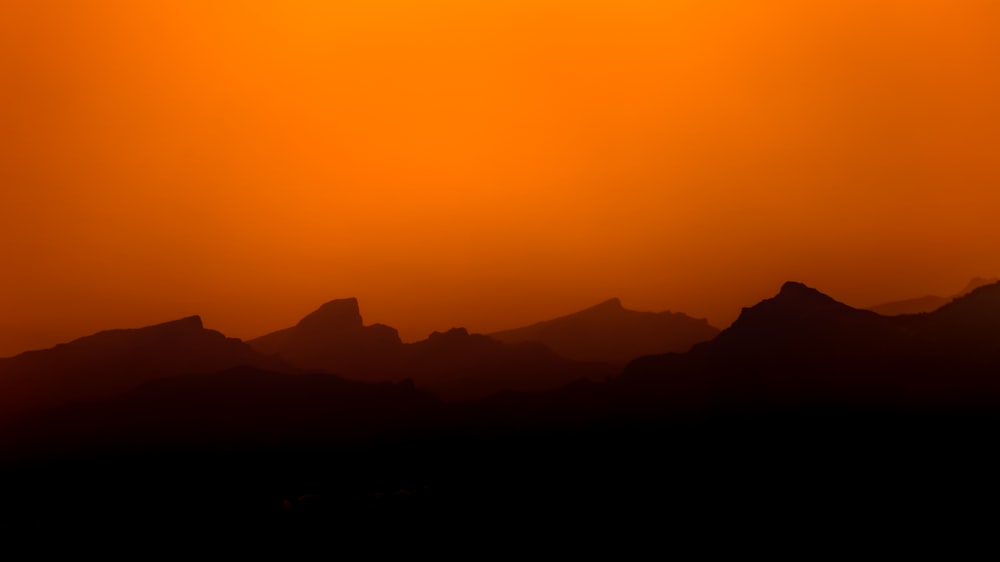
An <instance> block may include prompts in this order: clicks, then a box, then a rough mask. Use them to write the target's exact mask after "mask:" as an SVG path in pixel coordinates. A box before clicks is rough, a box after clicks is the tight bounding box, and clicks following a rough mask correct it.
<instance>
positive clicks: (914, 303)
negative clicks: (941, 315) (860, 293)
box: [870, 277, 1000, 316]
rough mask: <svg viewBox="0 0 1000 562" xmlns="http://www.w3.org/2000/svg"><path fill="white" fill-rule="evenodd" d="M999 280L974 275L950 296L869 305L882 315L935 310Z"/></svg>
mask: <svg viewBox="0 0 1000 562" xmlns="http://www.w3.org/2000/svg"><path fill="white" fill-rule="evenodd" d="M998 281H1000V278H996V277H994V278H988V279H987V278H983V277H975V278H973V279H972V280H971V281H969V283H968V284H967V285H966V286H965V288H963V289H962V290H961V291H959V292H957V293H955V294H954V295H952V296H951V297H940V296H936V295H926V296H923V297H917V298H912V299H904V300H900V301H893V302H887V303H884V304H880V305H876V306H873V307H871V308H870V309H871V310H874V311H875V312H878V313H879V314H882V315H884V316H899V315H900V314H920V313H922V312H931V311H933V310H937V309H939V308H941V307H942V306H944V305H946V304H948V303H949V302H951V301H952V300H954V299H956V298H958V297H961V296H964V295H967V294H969V293H971V292H972V291H974V290H976V289H978V288H979V287H983V286H985V285H991V284H993V283H996V282H998Z"/></svg>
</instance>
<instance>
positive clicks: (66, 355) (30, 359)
mask: <svg viewBox="0 0 1000 562" xmlns="http://www.w3.org/2000/svg"><path fill="white" fill-rule="evenodd" d="M241 365H252V366H258V367H262V368H268V369H274V370H282V369H287V367H285V366H284V365H282V364H281V363H280V362H279V361H277V360H275V359H268V358H264V357H261V356H260V355H259V354H258V353H256V352H255V351H254V350H253V349H251V348H250V347H249V346H247V345H246V344H244V343H243V342H241V341H240V340H238V339H233V338H227V337H225V336H224V335H222V334H221V333H219V332H216V331H214V330H206V329H205V328H204V327H203V326H202V323H201V318H199V317H197V316H192V317H189V318H184V319H181V320H176V321H173V322H167V323H164V324H158V325H155V326H149V327H145V328H137V329H124V330H108V331H104V332H100V333H97V334H94V335H91V336H86V337H83V338H79V339H76V340H73V341H71V342H69V343H65V344H60V345H57V346H55V347H53V348H51V349H44V350H38V351H29V352H25V353H22V354H20V355H17V356H15V357H11V358H7V359H0V409H2V412H3V414H2V418H4V419H9V418H11V417H14V416H17V415H19V414H20V413H22V412H26V411H29V410H32V409H36V408H41V407H47V406H52V405H56V404H60V403H64V402H66V401H69V400H91V399H96V398H106V397H111V396H114V395H115V394H118V393H122V392H125V391H127V390H129V389H130V388H132V387H134V386H135V385H137V384H140V383H142V382H145V381H149V380H153V379H157V378H162V377H167V376H173V375H184V374H191V373H204V372H215V371H221V370H223V369H228V368H232V367H237V366H241Z"/></svg>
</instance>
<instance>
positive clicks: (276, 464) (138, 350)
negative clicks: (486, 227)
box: [0, 283, 1000, 544]
mask: <svg viewBox="0 0 1000 562" xmlns="http://www.w3.org/2000/svg"><path fill="white" fill-rule="evenodd" d="M319 312H320V314H318V315H311V318H312V319H311V320H309V321H308V322H307V321H306V320H303V322H302V323H300V324H299V325H298V326H296V327H295V328H301V327H303V326H304V325H305V326H306V328H308V330H306V331H305V332H304V333H314V332H311V331H310V330H312V329H314V328H317V327H318V328H319V330H318V332H320V333H324V334H326V336H324V337H328V336H329V334H330V333H331V332H334V331H336V330H344V332H345V333H349V334H355V335H356V334H360V333H363V330H364V328H365V327H364V326H363V324H362V323H361V317H360V313H358V309H357V305H356V302H355V303H353V304H352V303H350V302H349V301H340V302H339V303H338V304H336V305H333V306H329V307H323V308H321V309H320V311H319ZM327 312H329V313H330V314H329V315H327ZM307 318H309V317H307ZM313 321H315V325H313V326H310V325H309V324H313ZM291 330H294V329H291ZM283 333H285V334H289V333H292V332H283ZM386 333H387V332H386ZM150 337H152V339H153V340H156V341H158V342H160V344H158V345H152V346H151V344H150V343H149V339H150ZM282 337H286V336H282ZM287 337H289V338H291V337H292V336H287ZM295 337H304V336H295ZM345 337H354V336H345ZM274 339H275V340H279V339H280V338H274ZM389 339H390V338H386V341H388V340H389ZM166 342H169V345H167V343H166ZM505 345H508V344H502V343H501V342H497V341H496V340H493V339H491V338H487V337H486V336H478V337H476V335H475V334H469V333H467V332H466V331H464V330H460V329H457V330H452V331H448V332H443V333H436V334H433V335H432V336H431V337H430V338H428V339H427V340H425V341H424V342H420V343H419V344H414V345H413V346H412V347H410V348H404V349H408V350H409V351H406V352H405V353H410V354H413V355H410V357H418V358H419V357H420V354H427V355H428V356H431V357H434V358H435V359H434V361H443V359H440V358H442V357H452V358H453V359H452V360H451V361H452V362H451V364H450V366H451V368H453V369H454V371H452V372H459V371H465V372H466V376H467V377H470V378H475V376H476V374H477V371H476V369H477V368H478V367H477V366H478V365H480V364H481V363H479V362H478V361H479V360H480V358H481V357H484V356H489V355H488V354H487V352H484V351H482V349H486V350H490V349H494V350H495V349H505V348H503V347H499V348H498V347H497V346H505ZM150 346H151V347H150ZM480 348H482V349H480ZM187 349H189V350H198V353H195V354H192V355H190V357H188V358H179V357H177V354H183V351H182V350H187ZM247 349H248V346H245V345H243V344H242V343H241V342H238V341H236V340H228V339H226V338H225V337H224V336H222V335H221V334H218V333H216V332H210V331H207V330H204V328H203V327H202V326H201V324H200V322H195V321H193V320H191V319H187V320H183V321H180V322H178V323H171V324H167V325H162V326H159V327H151V328H148V329H141V330H135V331H113V332H104V333H102V334H97V335H95V336H92V337H91V338H83V339H81V340H77V341H76V342H72V343H71V344H67V345H66V346H63V347H61V348H55V349H53V350H47V351H45V352H37V353H35V354H29V355H28V356H27V357H28V359H26V358H25V357H24V356H19V357H18V358H13V359H10V360H5V361H4V362H2V363H0V369H2V371H0V374H3V376H5V377H12V378H11V380H16V381H23V380H26V379H27V378H33V377H42V378H41V379H40V380H44V381H50V382H51V381H62V380H73V381H74V382H73V384H75V385H79V386H81V387H84V388H87V387H88V385H91V384H94V385H97V386H98V387H99V388H100V389H101V392H93V393H91V394H84V395H81V397H80V398H78V399H75V400H73V399H72V398H71V395H70V394H66V393H63V394H59V397H60V398H59V399H58V400H56V399H45V400H41V401H39V402H38V403H37V405H36V407H32V408H28V407H26V406H23V405H22V407H21V413H20V414H19V415H18V416H14V417H13V418H12V419H11V420H9V421H6V422H5V423H4V424H3V425H2V426H0V429H2V431H0V470H2V473H0V477H2V478H0V482H2V484H0V486H2V489H0V492H2V493H3V497H4V498H5V501H6V502H7V503H6V504H5V505H6V506H7V509H8V513H10V514H16V515H17V517H18V518H19V520H20V521H22V522H23V521H35V522H37V521H44V522H46V524H49V525H54V526H59V525H66V526H81V525H94V526H104V527H105V528H107V525H110V524H111V523H114V525H116V526H115V527H114V528H115V529H120V528H121V527H119V526H120V525H128V524H129V523H132V524H135V523H137V522H142V521H150V520H152V519H157V520H161V519H163V518H167V519H169V520H170V521H173V522H174V525H175V527H176V526H181V527H185V526H192V525H196V524H199V523H201V524H208V525H215V524H218V522H219V521H225V522H227V523H229V524H232V523H236V524H239V525H243V526H250V527H252V528H255V529H262V530H264V531H266V533H264V534H262V535H261V536H269V533H283V532H286V531H302V530H306V531H308V533H309V535H308V536H310V537H312V538H316V537H320V536H321V537H323V538H324V540H329V539H334V540H340V541H350V540H352V539H357V538H358V537H359V536H362V535H363V534H365V533H368V532H373V531H374V532H377V534H379V535H380V536H382V537H383V540H384V537H385V536H392V537H400V536H403V535H402V533H417V534H419V535H420V536H422V537H425V538H426V537H428V536H440V533H442V532H444V531H442V530H443V529H444V530H447V531H448V532H453V533H460V532H467V531H468V530H470V529H474V530H475V531H476V532H478V533H480V534H486V535H490V536H491V538H493V539H495V540H500V539H502V540H505V541H518V540H519V539H523V540H528V537H529V536H530V535H531V534H532V531H531V530H532V529H535V530H537V529H549V531H547V532H551V529H552V525H553V522H554V521H557V522H559V523H558V524H559V526H560V527H563V526H568V528H570V529H573V535H574V536H575V537H577V538H576V540H577V541H579V540H581V539H580V537H581V536H592V537H598V536H605V537H615V539H616V540H619V539H620V538H622V537H633V538H635V539H636V540H641V539H643V538H645V539H646V540H648V541H649V542H650V543H659V541H662V540H663V538H664V537H665V536H666V537H667V538H668V539H670V540H684V539H688V540H691V539H692V538H694V537H695V536H701V535H700V533H701V534H704V535H705V536H716V537H717V536H719V533H722V534H724V535H725V536H732V534H733V533H734V532H736V531H743V532H750V533H755V534H757V536H768V535H766V534H767V533H774V532H775V529H780V530H781V534H782V536H785V535H787V534H788V533H796V534H801V533H810V532H812V533H820V534H822V533H824V532H828V533H835V534H837V536H838V537H839V538H838V540H843V539H844V537H845V535H849V534H850V533H851V530H852V529H856V528H859V527H864V526H874V525H884V523H885V521H886V520H891V521H893V522H894V523H899V524H911V525H927V524H928V523H929V522H930V523H933V524H937V523H939V522H940V523H943V522H944V521H943V519H944V518H948V519H949V520H950V522H952V523H954V520H956V519H959V520H960V519H962V517H963V516H964V515H969V514H973V513H976V511H975V505H990V504H992V503H994V502H995V501H996V500H998V499H1000V494H998V480H997V479H996V478H995V474H996V473H997V470H998V469H1000V462H998V461H997V460H996V459H995V458H994V457H995V455H994V454H993V451H992V449H991V447H990V445H989V444H990V443H992V441H993V440H994V437H995V435H996V432H997V431H998V430H1000V285H998V284H994V285H987V286H984V287H981V288H978V289H976V290H974V291H972V292H970V293H969V294H967V295H965V296H963V297H960V298H958V299H955V300H954V301H953V302H951V303H949V304H947V305H945V306H944V307H942V308H941V309H939V310H937V311H934V312H932V313H928V314H921V315H913V316H900V317H885V316H881V315H878V314H876V313H874V312H871V311H866V310H858V309H854V308H851V307H849V306H847V305H844V304H842V303H840V302H838V301H836V300H834V299H832V298H830V297H828V296H826V295H824V294H822V293H820V292H819V291H816V290H815V289H812V288H810V287H807V286H805V285H802V284H798V283H787V284H785V285H784V286H783V287H782V288H781V290H780V292H779V293H778V294H777V295H775V296H774V297H773V298H770V299H766V300H764V301H762V302H760V303H758V304H757V305H755V306H752V307H749V308H747V309H744V311H743V313H742V314H741V316H740V318H739V319H738V320H737V321H736V322H735V323H734V324H733V325H732V326H731V327H730V328H728V329H726V330H724V331H722V332H721V333H719V334H718V336H717V337H715V338H714V339H712V340H710V341H707V342H703V343H700V344H697V345H695V346H694V347H693V349H691V350H690V351H688V352H686V353H667V354H663V355H657V356H649V357H644V358H641V359H638V360H636V361H633V362H632V363H630V364H629V365H628V367H627V368H626V369H625V371H624V373H623V374H622V375H621V376H615V377H612V378H611V379H609V380H604V379H590V380H586V379H580V380H575V381H574V382H570V383H567V384H565V385H562V386H557V387H545V388H544V389H539V390H536V391H531V392H527V391H520V392H499V393H495V394H491V395H489V396H484V397H482V398H477V399H475V400H465V401H442V400H441V399H440V398H439V397H438V396H436V395H435V393H433V392H431V391H429V390H428V389H425V388H423V387H422V386H421V385H420V384H419V383H418V382H417V381H415V380H406V379H405V378H404V379H400V380H397V381H393V382H371V381H362V380H352V379H351V378H350V377H348V376H336V375H333V374H326V373H315V372H311V373H303V372H300V371H296V370H294V369H291V368H289V369H287V370H285V371H284V372H281V371H280V369H275V368H271V367H273V365H274V364H277V365H283V364H284V363H282V362H280V361H278V359H276V358H275V357H274V356H273V355H261V354H258V353H256V352H252V353H251V354H250V355H247V356H246V357H247V358H249V359H248V360H247V361H248V362H247V364H245V365H242V366H232V365H223V366H222V367H221V368H219V369H214V368H208V369H204V370H202V369H199V368H198V367H200V366H202V365H209V366H212V365H215V364H216V363H212V362H210V361H209V362H206V361H207V359H205V358H206V357H209V358H213V361H221V360H220V359H218V358H220V357H221V358H223V359H225V361H221V362H222V363H227V362H230V361H231V360H232V358H233V357H234V356H241V355H240V354H244V353H246V351H247ZM394 349H399V347H398V346H396V347H395V348H394ZM470 349H471V350H472V351H469V350H470ZM542 349H544V347H543V348H542ZM150 350H154V351H155V353H154V352H153V351H150ZM209 351H210V352H209ZM223 352H224V353H223ZM490 353H492V352H490ZM116 357H117V358H119V359H117V360H114V361H112V359H111V358H116ZM193 357H197V358H198V360H197V361H195V360H194V359H192V358H193ZM282 357H284V356H283V355H282ZM493 357H494V359H493V360H496V361H499V360H500V358H502V357H504V356H503V355H496V356H493ZM55 358H58V360H56V359H55ZM150 358H153V359H152V360H150ZM394 360H395V359H394ZM26 361H27V362H28V363H25V362H26ZM265 361H272V362H277V363H272V365H271V366H262V365H261V362H265ZM420 361H423V359H418V360H416V364H421V363H420ZM463 361H465V362H463ZM154 363H155V364H157V365H161V366H160V367H155V366H154ZM25 364H30V365H33V366H35V368H36V371H33V372H32V373H31V375H30V377H29V375H28V374H27V371H26V370H25V369H27V367H25ZM39 365H42V366H46V365H51V366H52V367H51V369H52V370H51V371H47V370H46V369H45V368H42V367H38V366H39ZM74 365H76V366H77V367H76V368H74ZM162 365H168V366H170V367H171V368H170V369H167V370H163V369H165V367H163V366H162ZM399 365H401V366H402V367H401V369H403V372H401V373H400V374H401V375H405V374H406V373H405V365H406V364H405V363H399ZM181 366H183V368H184V369H186V368H191V369H194V370H192V371H189V372H187V373H182V372H180V371H181V370H183V369H181ZM103 372H107V373H111V375H109V376H110V379H111V380H113V381H114V383H115V384H114V385H110V384H105V383H103V382H101V381H102V379H101V377H102V373H103ZM416 372H419V370H416ZM10 373H15V376H12V375H10ZM124 373H132V374H131V375H130V376H125V375H124ZM491 376H492V375H491ZM18 384H22V383H20V382H19V383H18ZM115 385H118V386H115ZM53 388H61V387H59V386H58V385H57V386H54V387H53ZM73 388H75V387H73ZM42 389H43V387H42V386H39V387H37V388H36V391H37V392H41V393H42V395H43V396H44V391H43V390H42ZM845 522H849V523H845ZM914 528H915V527H914ZM650 529H652V530H650ZM316 533H319V534H316ZM581 533H582V535H581ZM648 533H651V534H648ZM762 533H763V534H764V535H761V534H762ZM574 544H576V543H574Z"/></svg>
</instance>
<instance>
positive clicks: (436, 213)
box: [0, 0, 1000, 356]
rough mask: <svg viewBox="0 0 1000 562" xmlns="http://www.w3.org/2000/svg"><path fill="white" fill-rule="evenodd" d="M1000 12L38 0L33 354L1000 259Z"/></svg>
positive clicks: (26, 135)
mask: <svg viewBox="0 0 1000 562" xmlns="http://www.w3.org/2000/svg"><path fill="white" fill-rule="evenodd" d="M997 100H1000V3H998V2H996V1H995V0H948V1H940V2H935V1H926V2H913V1H912V0H911V1H906V0H898V1H889V0H847V1H844V0H839V1H837V2H810V1H802V0H800V1H794V2H792V1H771V0H755V1H752V2H750V1H736V0H730V1H726V0H650V1H645V2H644V1H638V0H614V1H610V0H605V1H585V0H573V1H559V2H556V1H546V0H524V1H522V0H502V1H496V2H494V1H493V0H485V1H483V0H480V1H476V2H470V1H435V0H430V1H427V0H424V1H420V2H416V1H413V2H402V1H388V0H358V1H356V2H350V1H337V2H328V1H323V0H315V1H293V0H283V1H281V2H277V1H275V2H265V1H251V0H238V1H237V0H233V1H225V2H224V1H209V0H196V1H195V0H192V1H179V0H170V1H159V0H144V1H142V2H135V1H132V0H122V1H105V0H86V1H83V0H80V1H76V0H52V1H43V0H6V1H4V2H3V3H2V5H0V258H2V260H3V261H2V265H0V356H3V355H10V354H13V353H16V352H18V351H21V350H24V349H27V348H33V347H47V346H50V345H53V344H55V343H56V342H59V341H65V340H68V339H71V338H74V337H78V336H82V335H85V334H88V333H91V332H94V331H96V330H99V329H104V328H111V327H132V326H141V325H145V324H151V323H156V322H162V321H166V320H170V319H173V318H177V317H181V316H186V315H190V314H201V315H202V317H203V319H204V320H205V323H206V325H207V326H208V327H211V328H216V329H219V330H222V331H224V332H225V333H227V334H228V335H232V336H237V337H244V338H246V337H253V336H257V335H260V334H262V333H265V332H267V331H270V330H273V329H277V328H280V327H284V326H287V325H290V324H292V323H294V322H295V321H297V320H298V318H299V317H301V316H302V315H304V314H306V313H307V312H309V311H311V310H312V309H314V308H316V307H317V306H318V305H319V304H321V303H322V302H325V301H327V300H331V299H333V298H338V297H347V296H356V297H358V298H359V299H360V300H361V307H362V314H363V315H364V316H365V319H366V321H367V322H383V323H388V324H390V325H392V326H395V327H397V328H399V329H400V331H401V333H402V335H403V337H404V339H408V340H412V339H417V338H422V337H424V336H426V334H427V333H428V332H430V331H431V330H435V329H437V330H443V329H447V328H450V327H452V326H458V325H463V326H466V327H468V328H469V329H471V330H475V331H491V330H496V329H501V328H508V327H513V326H516V325H519V324H523V323H528V322H533V321H536V320H541V319H545V318H549V317H552V316H555V315H558V314H563V313H567V312H571V311H574V310H576V309H579V308H583V307H586V306H589V305H592V304H595V303H597V302H599V301H602V300H604V299H607V298H609V297H612V296H619V297H621V298H622V300H623V302H624V304H625V305H626V306H627V307H629V308H635V309H645V310H664V309H671V310H678V311H684V312H688V313H689V314H692V315H694V316H698V317H707V318H708V319H709V320H710V321H711V322H712V323H713V324H715V325H717V326H720V327H721V326H725V325H727V324H728V323H729V322H731V321H732V320H733V319H734V318H735V317H736V315H737V314H738V313H739V310H740V307H742V306H749V305H751V304H753V303H754V302H756V301H757V300H759V299H761V298H764V297H768V296H771V295H773V294H774V293H775V292H777V290H778V287H779V286H780V283H781V282H782V281H784V280H787V279H794V280H799V281H803V282H805V283H807V284H810V285H812V286H815V287H817V288H819V289H821V290H823V291H825V292H827V293H828V294H831V295H832V296H834V297H836V298H838V299H840V300H843V301H845V302H848V303H849V304H853V305H856V306H866V305H871V304H876V303H879V302H882V301H886V300H893V299H896V298H904V297H910V296H919V295H922V294H927V293H935V294H942V295H944V294H950V293H953V292H955V291H957V290H959V289H960V288H962V286H963V285H965V283H966V281H967V280H968V279H969V278H971V277H972V276H975V275H997V274H1000V219H998V217H1000V102H998V101H997Z"/></svg>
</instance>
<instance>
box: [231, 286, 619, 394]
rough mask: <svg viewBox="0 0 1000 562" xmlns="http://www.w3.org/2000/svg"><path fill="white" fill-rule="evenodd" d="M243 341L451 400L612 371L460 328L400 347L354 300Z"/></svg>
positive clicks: (307, 363) (312, 365)
mask: <svg viewBox="0 0 1000 562" xmlns="http://www.w3.org/2000/svg"><path fill="white" fill-rule="evenodd" d="M247 343H248V345H250V346H251V347H253V348H254V349H256V350H257V351H259V352H260V353H262V354H268V355H275V356H278V357H280V358H281V359H283V360H286V361H288V362H289V363H291V364H293V365H295V366H297V367H301V368H303V369H311V370H318V371H325V372H329V373H337V374H340V375H343V376H345V377H347V378H351V379H357V380H365V381H371V382H382V381H399V380H402V379H404V378H409V379H412V380H413V381H414V382H415V383H416V384H417V386H419V387H421V388H427V389H429V390H431V391H432V392H434V393H435V394H437V395H438V396H441V397H443V398H448V399H469V398H477V397H483V396H487V395H489V394H492V393H496V392H501V391H524V392H531V391H537V390H543V389H550V388H555V387H558V386H560V385H564V384H568V383H570V382H572V381H574V380H577V379H580V378H593V379H596V380H602V379H604V378H606V377H608V376H610V375H612V374H614V373H615V369H614V368H613V367H611V366H609V365H603V364H597V363H584V362H576V361H572V360H568V359H565V358H563V357H560V356H558V355H556V354H555V353H553V352H552V351H551V350H549V349H548V348H546V347H545V346H544V345H542V344H539V343H519V344H507V343H503V342H500V341H496V340H495V339H492V338H490V337H488V336H484V335H481V334H469V333H468V332H467V331H466V330H465V329H464V328H454V329H452V330H449V331H447V332H434V333H432V334H431V335H430V336H429V337H428V338H427V339H425V340H422V341H419V342H415V343H412V344H404V343H402V341H401V340H400V339H399V335H398V334H397V333H396V330H395V329H393V328H390V327H388V326H384V325H381V324H375V325H372V326H365V325H364V324H363V321H362V318H361V313H360V311H359V309H358V301H357V300H356V299H353V298H350V299H339V300H334V301H330V302H328V303H326V304H324V305H323V306H321V307H320V308H319V309H318V310H317V311H315V312H313V313H311V314H309V315H308V316H306V317H305V318H303V319H302V320H301V321H300V322H299V323H298V324H297V325H295V326H293V327H291V328H286V329H283V330H279V331H277V332H273V333H271V334H267V335H265V336H261V337H259V338H256V339H252V340H249V341H248V342H247Z"/></svg>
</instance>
